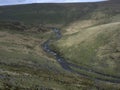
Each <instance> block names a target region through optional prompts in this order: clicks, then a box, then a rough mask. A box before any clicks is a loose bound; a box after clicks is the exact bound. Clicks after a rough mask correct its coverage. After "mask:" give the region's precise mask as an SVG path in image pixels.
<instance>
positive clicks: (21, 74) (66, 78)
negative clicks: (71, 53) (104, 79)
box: [0, 22, 96, 90]
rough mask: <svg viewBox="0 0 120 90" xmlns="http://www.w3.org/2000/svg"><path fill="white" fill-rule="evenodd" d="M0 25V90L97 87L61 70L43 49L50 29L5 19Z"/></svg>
mask: <svg viewBox="0 0 120 90" xmlns="http://www.w3.org/2000/svg"><path fill="white" fill-rule="evenodd" d="M18 24H19V25H18ZM0 26H1V27H0V90H10V89H13V90H27V89H29V90H37V89H46V90H70V89H71V88H72V89H73V90H79V89H80V88H81V89H89V88H93V89H95V88H96V87H95V86H94V84H93V82H92V81H90V80H88V79H85V78H81V77H80V76H78V75H76V74H72V73H70V72H67V71H65V70H63V69H62V67H61V66H60V65H59V63H57V61H56V60H55V59H53V58H52V56H51V55H47V53H45V52H44V51H43V49H42V47H41V45H42V44H43V42H44V41H46V40H47V39H48V38H49V37H50V36H51V32H50V31H49V30H42V29H39V28H40V26H39V28H38V27H31V28H29V29H28V28H27V26H25V25H24V28H23V25H20V23H17V24H15V23H14V24H13V23H8V22H7V23H2V24H0ZM37 30H39V31H37Z"/></svg>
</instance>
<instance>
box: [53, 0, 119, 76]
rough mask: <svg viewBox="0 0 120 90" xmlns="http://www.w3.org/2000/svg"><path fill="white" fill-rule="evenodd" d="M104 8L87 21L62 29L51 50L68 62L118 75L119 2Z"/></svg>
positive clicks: (79, 21) (78, 21) (100, 8)
mask: <svg viewBox="0 0 120 90" xmlns="http://www.w3.org/2000/svg"><path fill="white" fill-rule="evenodd" d="M104 5H105V3H104V4H103V6H102V7H100V4H99V8H96V9H95V10H94V12H92V13H90V14H87V16H90V18H87V19H82V20H77V21H74V22H72V23H71V24H69V25H67V26H66V27H64V28H63V37H62V39H61V40H58V41H56V42H54V44H53V45H52V47H53V48H54V49H56V51H58V52H59V53H60V54H61V55H62V56H63V57H64V58H65V59H66V60H67V61H68V62H70V63H74V64H77V65H78V66H83V67H86V68H91V69H93V70H96V71H99V72H102V73H105V74H109V75H115V76H120V70H119V65H120V41H119V40H120V11H119V10H118V8H119V7H118V5H120V3H116V2H108V3H106V6H104ZM113 5H115V6H114V7H113ZM85 17H86V16H85ZM79 71H80V72H81V70H79Z"/></svg>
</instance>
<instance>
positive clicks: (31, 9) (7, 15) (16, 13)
mask: <svg viewBox="0 0 120 90" xmlns="http://www.w3.org/2000/svg"><path fill="white" fill-rule="evenodd" d="M119 10H120V8H119V3H114V2H113V3H111V2H101V3H78V4H30V5H17V6H7V7H6V6H3V7H0V21H5V20H7V21H8V20H12V21H13V20H15V21H21V22H24V23H27V24H40V23H41V24H46V25H56V26H58V27H60V26H64V25H65V26H66V25H67V24H70V23H72V22H73V21H76V20H86V19H91V17H93V18H94V19H95V20H97V19H102V20H104V18H106V19H107V18H109V17H110V16H111V15H112V16H116V14H118V13H119ZM101 11H102V12H101ZM111 11H112V12H111ZM94 12H97V13H95V14H93V13H94ZM106 13H107V14H106ZM96 14H97V15H99V17H96ZM93 15H94V16H93ZM102 20H101V23H103V21H102ZM108 21H109V20H107V21H104V23H105V22H108Z"/></svg>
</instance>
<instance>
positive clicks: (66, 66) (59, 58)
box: [42, 28, 120, 83]
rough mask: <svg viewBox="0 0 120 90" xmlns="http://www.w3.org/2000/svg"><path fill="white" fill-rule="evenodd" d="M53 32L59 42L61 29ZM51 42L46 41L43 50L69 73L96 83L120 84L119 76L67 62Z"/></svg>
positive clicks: (54, 29)
mask: <svg viewBox="0 0 120 90" xmlns="http://www.w3.org/2000/svg"><path fill="white" fill-rule="evenodd" d="M52 31H53V33H55V37H56V39H57V40H59V39H61V37H62V34H61V32H60V30H59V29H56V28H53V29H52ZM51 40H52V39H51V38H49V39H48V40H47V41H45V42H44V43H43V45H42V48H43V50H44V51H45V52H46V53H48V54H51V55H53V56H54V57H55V59H56V60H57V62H58V63H59V64H60V65H61V67H62V68H63V69H65V70H67V71H69V72H72V73H76V74H79V75H81V76H83V77H86V78H89V79H92V80H94V81H107V82H111V83H120V77H119V76H115V75H109V74H105V73H102V72H98V71H96V70H93V69H90V68H85V67H83V66H78V65H75V64H72V63H68V62H67V60H65V59H64V58H63V57H62V56H60V55H59V54H58V53H57V52H55V51H54V50H52V48H50V42H51ZM71 67H74V68H77V69H80V70H83V71H86V72H87V73H88V72H89V73H93V74H96V75H99V76H98V77H97V76H95V77H94V78H93V77H91V76H90V75H88V74H84V73H81V72H78V71H75V70H73V69H72V68H71ZM100 76H102V78H100ZM103 77H105V78H103ZM108 78H110V79H108Z"/></svg>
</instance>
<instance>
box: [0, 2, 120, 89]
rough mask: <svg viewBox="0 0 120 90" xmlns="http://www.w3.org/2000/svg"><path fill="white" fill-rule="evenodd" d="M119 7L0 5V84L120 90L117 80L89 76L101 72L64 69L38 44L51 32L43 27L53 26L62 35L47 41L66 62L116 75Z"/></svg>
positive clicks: (0, 86)
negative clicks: (97, 79) (57, 38)
mask: <svg viewBox="0 0 120 90" xmlns="http://www.w3.org/2000/svg"><path fill="white" fill-rule="evenodd" d="M119 6H120V3H119V1H118V0H114V1H113V0H111V1H109V2H100V3H78V4H30V5H16V6H2V7H0V89H1V90H120V86H119V84H116V83H108V82H103V81H96V80H93V79H94V77H99V78H103V77H101V76H96V75H95V74H94V75H93V74H91V73H89V72H84V71H82V70H80V69H78V68H74V67H71V68H73V69H74V70H75V71H78V72H80V73H84V74H89V75H90V76H91V77H93V78H91V79H89V78H85V77H84V78H83V76H80V75H77V74H75V73H71V72H68V71H66V70H64V69H63V68H62V67H61V66H60V65H59V63H58V62H57V61H56V60H55V59H54V57H53V56H51V55H49V54H47V53H46V52H44V51H43V49H42V47H41V45H42V44H43V42H44V41H46V40H47V39H48V38H50V37H52V36H53V34H52V32H51V31H50V28H49V27H48V26H50V27H59V28H61V32H62V34H63V37H62V38H61V40H58V41H56V42H54V43H53V44H52V45H51V46H52V48H54V49H55V50H56V51H57V52H59V53H60V54H61V56H63V57H64V58H65V59H66V60H67V61H68V62H70V63H74V64H75V65H78V66H83V67H86V68H90V69H93V70H96V71H98V72H101V73H103V74H104V73H105V74H108V75H114V76H117V77H119V76H120V70H119V65H120V41H119V40H120V7H119ZM106 78H107V77H105V78H104V79H106ZM108 79H109V78H108ZM110 79H111V78H110Z"/></svg>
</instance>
